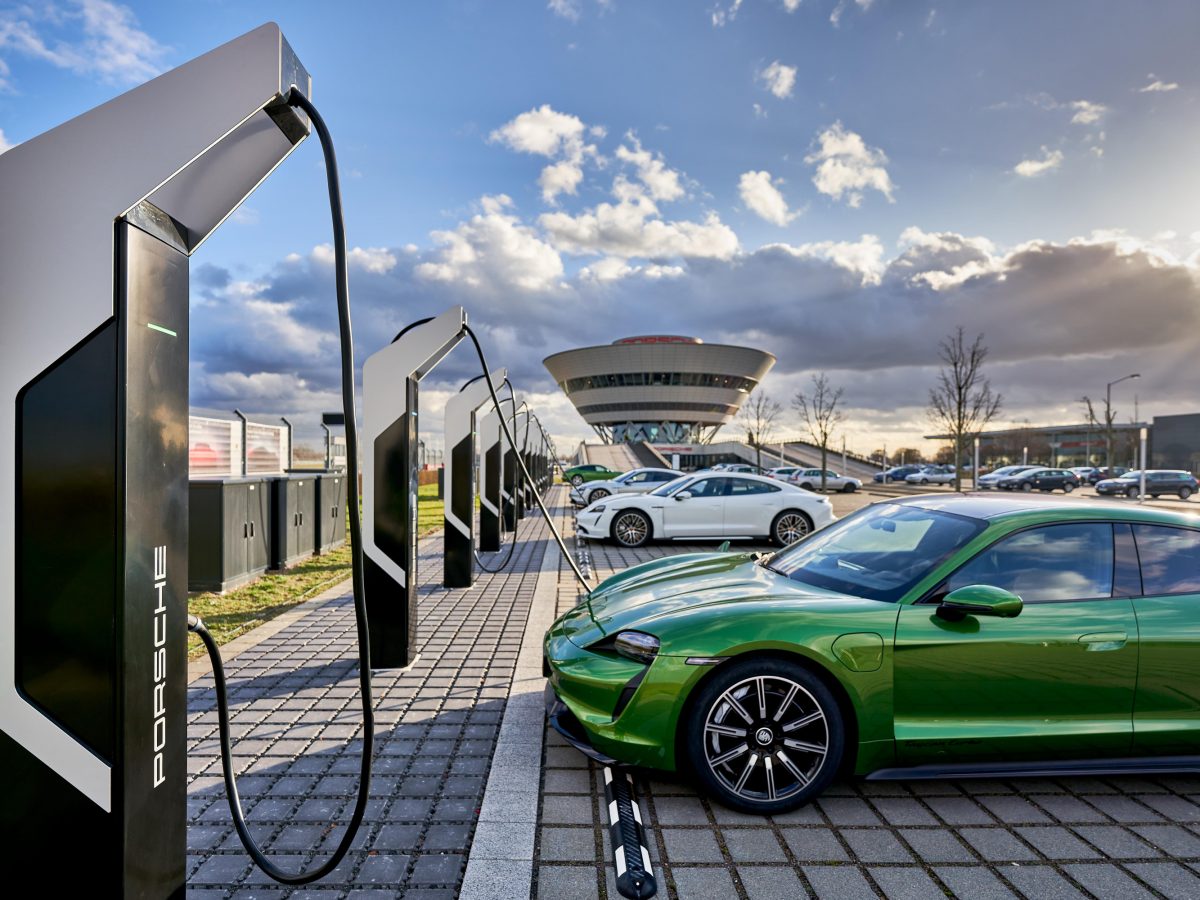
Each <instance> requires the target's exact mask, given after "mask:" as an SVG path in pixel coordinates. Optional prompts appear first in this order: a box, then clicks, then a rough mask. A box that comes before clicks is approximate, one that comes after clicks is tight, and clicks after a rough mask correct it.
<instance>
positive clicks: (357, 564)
mask: <svg viewBox="0 0 1200 900" xmlns="http://www.w3.org/2000/svg"><path fill="white" fill-rule="evenodd" d="M287 102H288V104H289V105H290V106H296V107H299V108H300V109H301V110H303V111H304V113H305V114H307V115H308V118H309V121H311V122H312V125H313V129H314V130H315V131H316V132H317V136H318V137H319V138H320V141H321V149H322V151H323V152H324V154H325V178H326V181H327V182H328V184H329V210H330V214H331V215H332V218H333V252H334V268H335V274H336V290H337V308H338V334H339V338H340V343H341V351H342V412H343V413H344V414H345V418H346V465H347V468H348V469H349V478H350V484H351V486H352V488H351V496H352V497H353V498H354V501H355V502H354V508H353V510H352V512H351V515H350V567H351V574H352V576H353V584H354V618H355V622H356V624H357V626H358V679H359V689H360V693H361V695H362V712H363V736H362V745H363V746H362V769H361V773H360V775H359V781H358V799H357V800H356V801H355V804H354V812H353V813H352V814H351V816H350V823H349V825H348V826H347V827H346V833H345V834H344V835H343V836H342V839H341V840H340V841H339V842H338V845H337V848H336V849H335V850H334V851H333V855H332V856H330V857H329V859H327V860H326V861H325V862H324V863H322V864H321V865H320V866H317V867H316V868H315V869H310V870H308V871H307V872H286V871H284V870H283V869H281V868H279V867H278V866H276V865H275V864H274V863H272V862H271V860H270V859H268V858H267V856H266V855H265V854H264V853H263V851H262V850H261V849H260V848H259V846H258V844H256V843H255V841H254V837H253V835H251V834H250V829H249V827H248V826H247V825H246V816H245V813H244V812H243V811H242V800H241V797H239V796H238V789H237V781H236V780H235V778H234V775H233V759H232V757H233V751H232V749H231V747H230V741H229V700H228V697H227V691H226V685H225V667H224V666H223V665H222V664H221V651H220V650H219V649H218V648H217V642H216V641H215V640H213V637H212V635H211V634H209V633H208V629H207V628H205V627H204V623H203V622H202V621H201V620H200V618H199V617H198V616H188V630H189V631H191V632H194V633H195V634H197V635H199V636H200V640H201V641H203V642H204V646H205V648H206V649H207V650H208V655H209V657H210V658H211V659H212V667H213V681H214V682H215V685H216V694H217V721H218V724H219V726H220V732H221V768H222V770H223V771H224V773H225V793H226V795H227V797H228V799H229V813H230V815H231V816H233V825H234V827H235V828H236V829H237V833H238V837H240V838H241V839H242V844H243V845H245V847H246V852H247V853H249V854H250V858H251V859H253V860H254V862H255V863H257V864H258V866H259V868H261V869H262V870H263V871H264V872H266V873H267V875H269V876H270V877H271V878H273V879H275V880H276V881H278V882H280V883H282V884H311V883H312V882H314V881H316V880H317V879H319V878H324V877H325V876H326V875H328V874H329V873H330V872H332V871H333V870H334V869H335V868H337V866H338V863H340V862H341V861H342V858H343V857H345V855H346V851H348V850H349V849H350V844H351V843H352V842H353V841H354V836H355V834H357V832H358V827H359V826H360V825H361V824H362V820H363V816H364V815H365V814H366V811H367V798H368V796H369V795H370V789H371V757H372V755H373V754H374V752H375V714H374V711H373V710H372V708H371V654H370V647H369V644H368V641H367V606H366V598H365V595H364V591H363V586H364V579H363V554H362V522H361V520H360V518H359V510H358V502H357V497H358V427H357V425H356V423H355V420H354V338H353V335H352V334H351V330H350V285H349V281H348V279H347V275H346V223H345V220H344V219H343V216H342V190H341V187H340V185H339V184H338V168H337V157H336V156H335V155H334V152H333V139H332V138H331V137H330V136H329V129H328V128H326V127H325V121H324V120H323V119H322V118H321V116H320V114H319V113H318V112H317V110H316V107H314V106H313V105H312V103H311V102H309V100H308V98H307V97H305V96H304V94H302V93H301V92H300V91H299V90H298V89H297V88H295V87H293V88H292V90H291V92H290V93H289V94H288V98H287ZM493 396H494V394H493Z"/></svg>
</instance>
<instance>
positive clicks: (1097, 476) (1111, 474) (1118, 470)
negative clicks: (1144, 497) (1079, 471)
mask: <svg viewBox="0 0 1200 900" xmlns="http://www.w3.org/2000/svg"><path fill="white" fill-rule="evenodd" d="M1128 471H1129V470H1128V469H1127V468H1125V467H1124V466H1113V467H1112V468H1111V469H1110V468H1108V467H1107V466H1101V467H1100V468H1098V469H1093V470H1092V473H1091V474H1090V475H1088V484H1099V483H1100V482H1101V481H1104V480H1105V479H1106V478H1120V477H1121V476H1122V475H1124V474H1125V473H1127V472H1128Z"/></svg>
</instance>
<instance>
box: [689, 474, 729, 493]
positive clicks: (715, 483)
mask: <svg viewBox="0 0 1200 900" xmlns="http://www.w3.org/2000/svg"><path fill="white" fill-rule="evenodd" d="M727 481H729V479H728V478H701V479H700V480H699V481H695V482H692V484H690V485H688V488H687V489H688V491H690V492H691V495H692V496H693V497H720V496H721V495H722V494H724V493H725V482H727Z"/></svg>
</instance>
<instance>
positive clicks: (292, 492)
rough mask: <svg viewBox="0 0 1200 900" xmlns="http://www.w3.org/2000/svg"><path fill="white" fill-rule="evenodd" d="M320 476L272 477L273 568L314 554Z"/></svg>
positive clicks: (285, 565) (291, 563)
mask: <svg viewBox="0 0 1200 900" xmlns="http://www.w3.org/2000/svg"><path fill="white" fill-rule="evenodd" d="M316 479H317V476H316V475H315V474H314V475H288V476H286V477H284V478H274V479H272V480H271V504H272V511H273V514H274V521H273V527H272V529H271V536H272V541H271V568H273V569H284V568H287V567H288V566H290V565H294V564H295V563H297V562H299V561H300V560H302V559H304V558H305V557H308V556H312V555H313V551H314V550H315V549H316V537H317V518H318V516H317V480H316Z"/></svg>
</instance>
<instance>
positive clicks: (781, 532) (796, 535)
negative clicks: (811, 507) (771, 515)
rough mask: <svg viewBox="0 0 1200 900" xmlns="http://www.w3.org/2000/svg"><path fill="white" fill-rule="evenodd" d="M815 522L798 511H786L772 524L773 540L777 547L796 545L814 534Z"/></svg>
mask: <svg viewBox="0 0 1200 900" xmlns="http://www.w3.org/2000/svg"><path fill="white" fill-rule="evenodd" d="M812 530H813V520H812V519H810V518H809V517H808V515H807V514H806V513H803V512H801V511H800V510H798V509H785V510H784V511H783V512H781V513H780V514H779V515H777V516H776V517H775V521H774V522H772V523H771V540H772V541H773V542H774V544H775V546H777V547H786V546H787V545H788V544H794V543H796V541H798V540H800V538H802V537H805V536H807V535H809V534H811V533H812Z"/></svg>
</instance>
